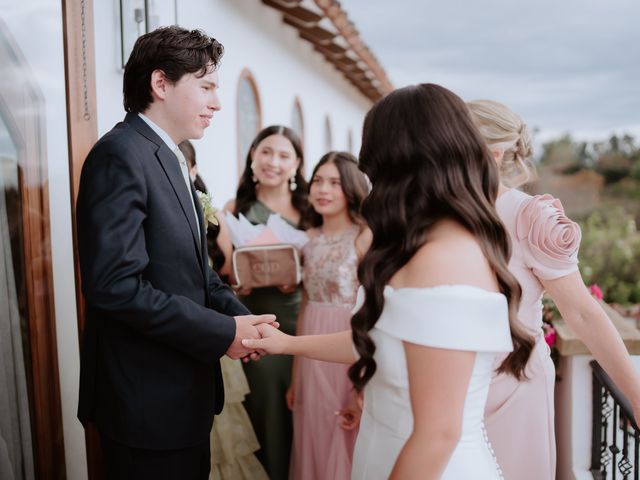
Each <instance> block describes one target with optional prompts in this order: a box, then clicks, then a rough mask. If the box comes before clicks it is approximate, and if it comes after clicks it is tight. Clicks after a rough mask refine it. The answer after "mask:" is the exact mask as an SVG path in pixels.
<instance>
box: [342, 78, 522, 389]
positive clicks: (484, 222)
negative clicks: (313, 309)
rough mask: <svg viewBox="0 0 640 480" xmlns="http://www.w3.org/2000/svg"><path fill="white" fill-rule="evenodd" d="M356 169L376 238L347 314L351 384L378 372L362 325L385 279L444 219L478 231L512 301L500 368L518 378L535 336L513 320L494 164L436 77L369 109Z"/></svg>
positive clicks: (370, 320)
mask: <svg viewBox="0 0 640 480" xmlns="http://www.w3.org/2000/svg"><path fill="white" fill-rule="evenodd" d="M360 168H362V170H363V171H364V172H365V173H366V174H367V175H368V176H369V179H370V180H371V183H372V187H373V188H372V191H371V193H370V194H369V196H368V197H367V198H366V199H365V201H364V204H363V209H362V213H363V216H364V218H365V220H366V222H367V224H368V225H369V227H370V228H371V230H372V232H373V241H372V245H371V248H370V249H369V251H368V252H367V253H366V254H365V256H364V258H363V259H362V262H361V263H360V266H359V268H358V278H359V280H360V283H361V284H362V285H363V287H364V290H365V293H366V299H365V303H364V305H363V306H362V308H360V310H359V311H358V312H357V313H356V314H355V315H354V316H353V319H352V320H351V326H352V330H353V341H354V344H355V347H356V349H357V351H358V353H359V354H360V358H359V359H358V360H357V361H356V362H355V363H354V364H353V365H352V366H351V368H350V369H349V378H350V379H351V381H352V382H353V383H354V385H355V386H356V388H357V389H358V390H362V389H363V388H364V386H365V385H366V384H367V382H368V381H369V380H370V379H371V377H372V376H373V374H374V373H375V371H376V362H375V360H374V358H373V355H374V353H375V344H374V343H373V340H372V339H371V337H370V336H369V331H370V330H371V329H372V328H373V327H374V325H375V324H376V322H377V321H378V318H379V317H380V314H381V313H382V309H383V307H384V296H383V291H384V288H385V285H387V283H388V282H389V280H390V279H391V277H392V276H393V275H394V274H395V273H396V272H397V271H398V270H399V269H400V268H402V267H403V266H404V265H405V264H406V263H407V262H408V261H409V260H410V259H411V258H412V257H413V256H414V255H415V253H416V252H417V251H418V250H419V249H420V247H422V246H423V245H424V243H425V238H426V234H427V232H428V231H429V229H430V228H431V227H432V226H433V225H434V224H435V223H436V222H437V221H438V220H441V219H443V218H450V219H453V220H455V221H457V222H459V223H460V224H461V225H463V226H464V227H465V228H466V229H467V230H468V231H469V232H471V233H472V234H473V235H474V236H475V237H476V238H477V240H478V242H479V244H480V246H481V248H482V251H483V253H484V255H485V257H486V258H487V260H488V261H489V263H490V265H491V267H492V268H493V270H494V271H495V273H496V276H497V279H498V283H499V287H500V291H501V292H502V293H503V294H504V295H505V296H506V298H507V300H508V303H509V323H510V326H511V338H512V340H513V347H514V349H513V352H511V354H510V355H509V356H508V357H507V358H506V359H505V360H504V362H503V363H502V365H501V366H500V367H499V369H498V370H499V371H501V372H507V373H510V374H512V375H514V376H515V377H516V378H522V377H523V376H524V368H525V365H526V363H527V361H528V359H529V356H530V354H531V350H532V348H533V344H534V342H533V339H532V337H531V336H530V335H528V334H527V333H526V332H525V330H524V329H523V327H522V326H521V324H520V323H519V322H518V320H517V311H518V306H519V304H520V295H521V290H520V285H519V284H518V281H517V280H516V278H515V277H514V276H513V275H512V274H511V273H510V272H509V270H508V269H507V263H508V260H509V256H510V253H511V246H510V242H509V237H508V235H507V233H506V231H505V229H504V227H503V225H502V222H501V221H500V219H499V218H498V216H497V214H496V211H495V208H494V202H495V199H496V196H497V193H498V182H499V180H498V171H497V167H496V164H495V162H494V160H493V158H492V156H491V154H490V152H489V150H488V149H487V147H486V146H485V143H484V141H483V139H482V137H481V136H480V133H479V132H478V130H477V129H476V128H475V126H474V124H473V121H472V119H471V117H470V115H469V111H468V109H467V107H466V106H465V104H464V102H463V101H462V100H461V99H460V98H459V97H458V96H456V95H455V94H453V93H452V92H450V91H449V90H447V89H445V88H443V87H440V86H438V85H433V84H421V85H416V86H409V87H405V88H402V89H399V90H396V91H394V92H392V93H390V94H389V95H387V96H386V97H385V98H383V99H382V100H380V101H378V102H377V103H376V104H375V105H374V106H373V107H372V108H371V110H370V111H369V112H368V113H367V116H366V118H365V121H364V129H363V134H362V148H361V150H360Z"/></svg>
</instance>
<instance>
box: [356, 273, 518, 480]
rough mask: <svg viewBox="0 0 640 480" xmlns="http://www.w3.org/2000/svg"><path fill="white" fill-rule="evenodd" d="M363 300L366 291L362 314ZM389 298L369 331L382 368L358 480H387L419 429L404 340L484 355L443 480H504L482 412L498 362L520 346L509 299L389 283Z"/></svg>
mask: <svg viewBox="0 0 640 480" xmlns="http://www.w3.org/2000/svg"><path fill="white" fill-rule="evenodd" d="M363 297H364V294H363V289H362V288H360V291H359V292H358V303H357V304H356V309H357V308H359V306H360V305H361V304H362V301H363V300H364V298H363ZM384 299H385V304H384V309H383V311H382V314H381V316H380V318H379V320H378V322H377V323H376V325H375V327H374V328H373V329H372V330H371V332H370V334H371V337H372V338H373V341H374V342H375V345H376V352H375V356H374V358H375V361H376V364H377V370H376V373H375V375H374V376H373V378H372V379H371V380H370V381H369V383H368V384H367V386H366V387H365V391H364V408H363V413H362V419H361V423H360V432H359V434H358V439H357V441H356V447H355V453H354V458H353V471H352V479H353V480H376V479H386V478H388V477H389V475H390V473H391V470H392V469H393V466H394V464H395V462H396V458H397V457H398V455H399V453H400V450H401V449H402V447H403V445H404V444H405V442H406V441H407V439H408V438H409V436H410V434H411V432H412V429H413V415H412V413H411V402H410V399H409V381H408V375H407V364H406V361H405V353H404V347H403V345H402V342H403V341H407V342H411V343H415V344H419V345H424V346H427V347H433V348H442V349H449V350H463V351H473V352H477V355H476V360H475V365H474V368H473V372H472V374H471V380H470V382H469V388H468V390H467V396H466V400H465V404H464V413H463V422H462V435H461V438H460V441H459V442H458V445H457V446H456V448H455V450H454V452H453V454H452V456H451V458H450V460H449V463H448V464H447V467H446V469H445V472H444V474H443V476H442V479H446V480H463V479H464V480H466V479H474V480H494V479H500V478H502V475H501V472H500V468H499V466H498V464H497V463H496V461H495V457H494V455H493V452H492V450H491V446H490V445H489V443H488V440H487V435H486V432H485V429H484V423H483V415H484V407H485V403H486V400H487V393H488V390H489V384H490V383H491V376H492V370H493V368H494V357H495V355H496V354H497V353H499V352H508V351H511V350H512V348H513V346H512V342H511V335H510V331H509V318H508V307H507V300H506V298H505V296H504V295H502V294H498V293H492V292H488V291H486V290H482V289H480V288H477V287H472V286H466V285H450V286H449V285H444V286H438V287H433V288H402V289H397V290H394V289H393V288H391V287H389V286H387V287H386V288H385V291H384ZM442 368H443V369H446V368H447V365H442ZM442 414H443V415H446V414H447V412H442Z"/></svg>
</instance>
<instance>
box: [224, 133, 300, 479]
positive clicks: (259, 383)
mask: <svg viewBox="0 0 640 480" xmlns="http://www.w3.org/2000/svg"><path fill="white" fill-rule="evenodd" d="M303 161H304V158H303V153H302V146H301V143H300V140H299V138H298V136H297V135H296V134H295V132H294V131H293V130H291V129H290V128H287V127H283V126H278V125H275V126H271V127H267V128H265V129H264V130H262V131H261V132H260V133H258V135H257V136H256V138H255V139H254V141H253V143H252V144H251V148H250V149H249V153H248V154H247V162H246V167H245V170H244V172H243V174H242V177H241V178H240V184H239V186H238V191H237V193H236V198H235V200H231V201H229V202H228V203H227V205H226V206H225V209H226V210H228V211H230V212H232V213H233V214H234V215H238V214H239V213H242V214H243V215H244V216H245V217H246V218H247V220H249V221H250V222H252V223H253V224H266V223H267V220H268V218H269V216H270V215H271V214H274V213H277V214H279V215H280V216H281V217H282V218H283V219H284V220H285V221H287V222H288V223H289V224H290V225H292V226H294V227H295V228H299V229H303V228H304V225H303V223H304V221H303V219H305V218H306V217H307V212H308V208H309V204H308V199H307V196H308V193H307V192H308V185H307V182H306V180H305V179H304V177H303V175H302V168H303ZM239 294H240V296H239V298H240V300H241V301H242V302H243V303H244V304H245V305H246V307H247V308H248V309H249V310H250V311H251V312H252V313H254V314H259V313H273V314H275V315H276V316H277V319H278V322H279V323H280V329H281V330H282V331H283V332H286V333H288V334H290V335H293V334H294V333H295V329H296V325H295V324H296V317H297V314H298V309H299V308H300V301H301V290H300V288H299V286H297V285H282V286H279V287H277V288H276V287H268V288H256V289H254V290H252V291H240V292H239ZM291 366H292V358H291V357H290V356H279V355H274V356H267V357H265V358H263V359H261V360H260V361H257V362H249V363H246V364H244V371H245V374H246V375H247V380H248V381H249V387H250V389H251V393H250V394H249V395H247V397H246V398H245V408H246V409H247V412H248V413H249V417H250V418H251V423H252V424H253V428H254V430H255V432H256V435H257V436H258V441H259V442H260V447H261V448H260V450H259V451H258V452H257V454H256V455H257V457H258V459H259V460H260V461H261V462H262V464H263V466H264V467H265V469H266V470H267V473H268V475H269V478H271V480H287V479H288V477H289V457H290V452H291V442H292V431H293V426H292V418H291V412H290V411H289V409H288V408H287V403H286V400H285V395H286V392H287V389H288V387H289V384H290V383H291Z"/></svg>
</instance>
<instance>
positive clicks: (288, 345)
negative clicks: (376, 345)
mask: <svg viewBox="0 0 640 480" xmlns="http://www.w3.org/2000/svg"><path fill="white" fill-rule="evenodd" d="M263 326H264V327H267V328H263ZM256 328H257V329H258V330H259V331H260V335H262V338H261V339H258V340H253V339H246V340H242V344H243V345H244V346H245V347H247V348H251V349H255V350H264V351H266V352H267V353H272V354H287V355H300V356H302V357H307V358H312V359H314V360H324V361H325V362H335V363H353V362H355V361H356V356H355V353H354V351H353V348H352V343H351V330H345V331H344V332H338V333H329V334H326V335H301V336H299V337H293V336H291V335H287V334H286V333H282V332H281V331H280V330H278V329H277V328H274V327H272V326H270V325H266V324H264V325H256Z"/></svg>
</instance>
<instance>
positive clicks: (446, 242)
mask: <svg viewBox="0 0 640 480" xmlns="http://www.w3.org/2000/svg"><path fill="white" fill-rule="evenodd" d="M394 280H396V281H401V283H402V284H403V285H396V286H405V287H434V286H437V285H472V286H476V287H479V288H483V289H486V290H489V291H498V285H497V281H496V277H495V274H494V272H493V269H492V268H491V265H490V264H489V261H488V260H487V258H486V257H485V254H484V252H483V250H482V247H481V245H480V242H479V241H478V239H477V238H476V237H475V236H474V235H473V234H472V233H470V232H469V231H467V230H466V229H464V228H463V227H462V226H460V225H459V224H456V223H454V222H450V223H449V224H445V225H442V226H441V227H440V226H439V227H436V228H435V229H434V230H433V231H432V232H429V235H428V236H427V241H426V242H425V244H424V245H423V246H422V247H420V249H419V250H418V251H417V252H416V254H415V255H414V256H413V257H412V258H411V259H410V260H409V262H407V264H406V265H405V266H404V267H402V269H400V271H399V272H398V273H397V274H396V275H395V276H394ZM394 283H395V282H394Z"/></svg>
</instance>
